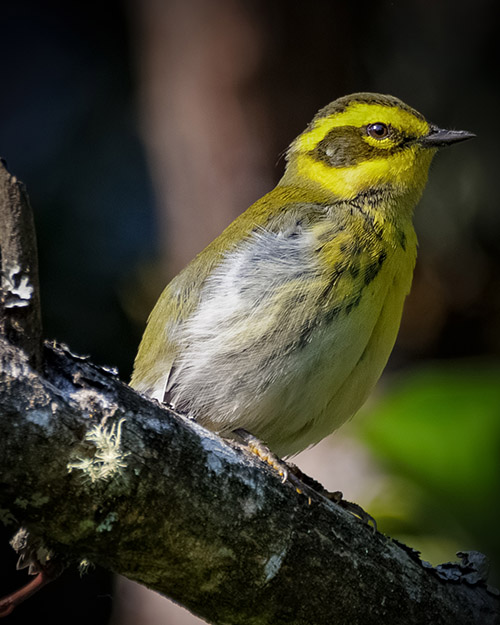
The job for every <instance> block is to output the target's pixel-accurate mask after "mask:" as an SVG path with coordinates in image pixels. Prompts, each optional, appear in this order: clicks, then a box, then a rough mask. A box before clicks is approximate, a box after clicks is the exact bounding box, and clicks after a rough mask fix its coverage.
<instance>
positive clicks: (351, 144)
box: [309, 126, 408, 168]
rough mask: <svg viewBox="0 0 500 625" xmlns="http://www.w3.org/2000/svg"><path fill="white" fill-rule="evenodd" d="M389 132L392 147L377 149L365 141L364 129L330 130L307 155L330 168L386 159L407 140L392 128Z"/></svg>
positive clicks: (348, 127)
mask: <svg viewBox="0 0 500 625" xmlns="http://www.w3.org/2000/svg"><path fill="white" fill-rule="evenodd" d="M390 132H391V134H390V140H391V142H392V143H393V144H394V145H393V147H391V148H387V147H384V148H379V147H377V146H376V145H370V144H369V143H368V142H367V141H365V138H364V137H365V135H366V128H357V127H355V126H340V127H338V128H332V130H330V132H329V133H328V134H327V135H326V137H325V138H324V139H322V140H321V141H320V142H319V143H318V145H317V146H316V147H315V148H314V150H311V152H309V155H310V156H312V157H313V158H314V159H315V160H318V161H321V162H323V163H326V164H327V165H329V166H330V167H336V168H340V167H354V166H356V165H357V164H358V163H362V162H363V161H369V160H373V159H376V158H381V157H387V156H390V155H392V154H394V153H395V152H398V151H400V150H401V149H403V147H404V144H405V143H406V142H407V140H408V138H407V137H405V136H403V135H402V134H401V133H400V132H399V131H398V130H396V129H394V128H391V130H390Z"/></svg>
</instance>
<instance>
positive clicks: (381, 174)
mask: <svg viewBox="0 0 500 625" xmlns="http://www.w3.org/2000/svg"><path fill="white" fill-rule="evenodd" d="M474 136H475V135H474V134H473V133H471V132H468V131H464V130H446V129H442V128H439V127H438V126H436V125H434V124H432V123H430V122H429V121H427V120H426V118H425V117H424V116H423V115H422V114H421V113H419V112H418V111H416V110H415V109H413V108H411V107H410V106H408V105H407V104H405V103H404V102H402V101H401V100H400V99H398V98H396V97H394V96H391V95H382V94H378V93H366V92H363V93H354V94H351V95H347V96H343V97H340V98H338V99H336V100H334V101H333V102H331V103H330V104H328V105H327V106H325V107H324V108H322V109H321V110H319V112H318V113H317V114H316V115H315V116H314V118H313V119H312V121H311V122H310V123H309V125H308V126H307V127H306V129H305V130H304V131H303V132H302V133H301V134H300V135H299V136H298V137H297V138H296V139H295V140H294V141H293V142H292V143H291V145H290V147H289V148H288V150H287V152H286V167H285V171H284V174H283V176H282V178H281V180H280V181H279V182H278V184H277V185H276V187H275V188H274V189H272V190H271V191H270V192H269V193H267V194H266V195H264V196H263V197H262V198H260V199H259V200H257V201H256V202H255V203H254V204H252V205H251V206H250V208H248V209H247V210H246V211H245V212H243V213H242V214H241V215H240V216H239V217H237V218H236V220H235V221H233V222H232V223H231V224H230V225H229V226H228V227H227V228H226V229H225V230H224V231H223V232H222V234H220V236H218V237H217V238H216V239H215V240H214V241H213V242H212V243H211V244H209V245H208V247H206V248H205V249H204V250H203V251H202V252H201V253H200V254H198V256H196V257H195V259H194V260H193V261H191V263H190V264H188V265H187V267H185V268H184V269H183V270H182V271H181V272H180V273H179V274H178V275H177V276H176V277H175V278H174V279H173V280H172V281H171V282H170V283H169V284H168V285H167V286H166V288H165V290H164V291H163V293H162V294H161V296H160V298H159V300H158V302H157V304H156V305H155V307H154V309H153V311H152V313H151V315H150V317H149V319H148V322H147V326H146V329H145V332H144V335H143V338H142V341H141V343H140V346H139V350H138V353H137V357H136V359H135V363H134V370H133V374H132V378H131V382H130V384H131V386H132V387H133V388H134V389H136V390H137V391H139V392H141V393H143V394H146V395H148V396H150V397H152V398H154V399H156V400H158V401H160V402H163V403H165V404H167V405H168V406H169V407H171V408H172V409H173V410H175V411H178V412H180V413H181V414H183V415H185V416H187V417H189V418H191V419H194V420H196V421H197V422H198V423H200V424H201V425H202V426H205V427H206V428H208V429H210V430H213V431H215V432H217V433H219V434H220V435H222V436H228V437H231V436H232V434H233V433H234V432H237V431H245V432H248V433H250V434H251V435H252V436H255V437H256V438H257V439H258V440H260V441H262V442H263V444H264V445H266V446H267V447H268V448H269V450H270V451H271V452H272V453H274V454H276V455H277V456H279V457H284V458H285V457H286V458H289V457H292V456H294V455H295V454H297V453H299V452H300V451H302V450H304V449H306V448H309V447H311V446H313V445H315V444H316V443H318V442H319V441H320V440H322V439H323V438H324V437H325V436H327V435H329V434H330V433H331V432H333V431H334V430H336V429H337V428H338V427H339V426H341V425H342V424H343V423H344V422H346V421H347V420H348V419H350V418H351V417H352V416H353V415H354V414H355V413H356V412H357V411H358V409H359V408H360V407H361V406H362V405H363V403H364V402H365V400H366V399H367V397H368V395H369V394H370V392H371V391H372V389H373V388H374V386H375V384H376V383H377V381H378V379H379V378H380V376H381V374H382V371H383V370H384V368H385V366H386V363H387V361H388V358H389V355H390V353H391V351H392V349H393V346H394V343H395V340H396V336H397V334H398V330H399V326H400V322H401V316H402V312H403V305H404V302H405V298H406V296H407V295H408V293H409V291H410V287H411V283H412V277H413V271H414V267H415V262H416V256H417V237H416V234H415V229H414V225H413V213H414V209H415V206H416V205H417V203H418V202H419V200H420V198H421V195H422V193H423V191H424V187H425V185H426V182H427V177H428V170H429V166H430V164H431V161H432V159H433V157H434V155H435V154H436V152H437V151H438V150H439V149H440V148H442V147H445V146H448V145H451V144H454V143H458V142H461V141H465V140H467V139H470V138H472V137H474ZM200 209H201V207H200Z"/></svg>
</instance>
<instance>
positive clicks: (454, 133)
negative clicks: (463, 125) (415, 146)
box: [419, 126, 476, 148]
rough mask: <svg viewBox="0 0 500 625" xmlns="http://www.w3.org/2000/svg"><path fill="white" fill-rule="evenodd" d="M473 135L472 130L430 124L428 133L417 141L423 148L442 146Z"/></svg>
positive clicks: (464, 139)
mask: <svg viewBox="0 0 500 625" xmlns="http://www.w3.org/2000/svg"><path fill="white" fill-rule="evenodd" d="M475 136H476V135H475V134H474V133H473V132H468V131H467V130H445V129H444V128H437V127H436V126H431V129H430V131H429V134H427V135H425V137H422V138H421V139H420V140H419V143H420V145H422V146H423V147H424V148H443V147H445V146H447V145H451V144H452V143H458V142H459V141H467V139H472V138H473V137H475Z"/></svg>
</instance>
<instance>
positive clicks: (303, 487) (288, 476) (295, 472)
mask: <svg viewBox="0 0 500 625" xmlns="http://www.w3.org/2000/svg"><path fill="white" fill-rule="evenodd" d="M234 434H236V435H237V436H238V438H240V439H241V440H243V442H244V443H245V445H246V446H247V448H248V449H249V450H250V451H251V452H252V453H254V454H255V455H256V456H258V457H259V458H260V459H261V460H263V461H264V462H266V463H267V464H269V465H270V466H271V467H273V469H275V470H276V471H277V473H278V475H279V476H280V477H281V481H282V482H290V483H291V484H292V485H293V486H294V487H295V490H296V491H297V492H298V493H300V494H303V495H305V496H306V497H307V499H308V502H309V504H311V502H312V501H313V500H314V501H320V500H321V499H322V498H323V499H327V500H328V501H333V502H334V503H336V504H337V505H339V506H340V507H341V508H344V510H347V511H348V512H350V513H351V514H353V515H354V516H356V517H358V518H359V519H361V521H363V522H364V523H366V525H370V524H371V525H372V526H373V528H374V531H376V530H377V522H376V521H375V519H374V518H373V517H372V516H371V515H369V514H368V512H365V511H364V510H363V508H362V507H361V506H360V505H359V504H357V503H353V502H351V501H347V500H346V499H344V497H343V494H342V493H341V492H340V491H339V490H337V491H334V492H329V491H328V490H326V488H324V486H323V485H322V484H320V483H319V482H317V481H316V480H315V479H313V478H312V477H310V476H309V475H306V474H305V473H303V472H302V471H301V470H300V469H299V468H298V467H297V466H296V465H294V464H291V463H287V462H285V461H284V460H282V459H281V458H279V457H278V456H276V454H274V453H273V452H272V451H271V450H270V449H269V447H267V445H265V444H264V443H263V442H262V441H261V440H260V439H259V438H257V437H256V436H254V435H253V434H250V432H247V430H245V429H243V428H238V429H237V430H234Z"/></svg>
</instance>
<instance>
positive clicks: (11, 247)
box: [0, 159, 42, 368]
mask: <svg viewBox="0 0 500 625" xmlns="http://www.w3.org/2000/svg"><path fill="white" fill-rule="evenodd" d="M0 224H1V227H0V275H1V278H2V280H1V285H0V334H1V335H2V336H5V337H6V338H8V339H9V341H10V342H11V343H12V344H13V345H18V346H19V347H21V348H22V349H24V351H25V353H26V354H27V355H28V357H29V360H30V362H31V364H32V365H33V366H35V367H37V368H38V367H40V365H41V353H42V317H41V310H40V288H39V284H38V257H37V249H36V235H35V226H34V223H33V213H32V210H31V206H30V203H29V199H28V195H27V193H26V190H25V188H24V185H23V184H22V182H19V180H17V178H16V177H15V176H11V175H10V174H9V172H8V171H7V167H6V164H5V162H4V161H3V160H2V159H0Z"/></svg>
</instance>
